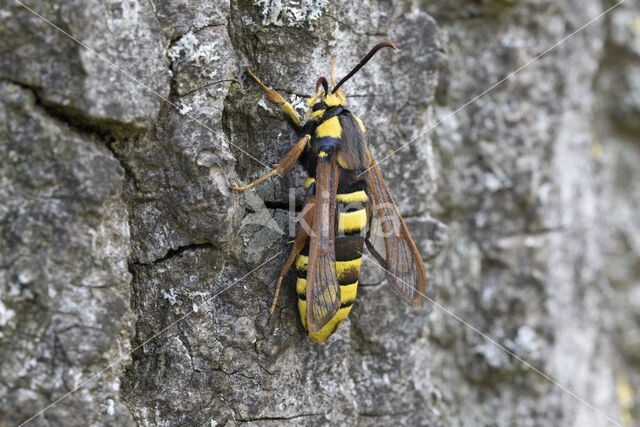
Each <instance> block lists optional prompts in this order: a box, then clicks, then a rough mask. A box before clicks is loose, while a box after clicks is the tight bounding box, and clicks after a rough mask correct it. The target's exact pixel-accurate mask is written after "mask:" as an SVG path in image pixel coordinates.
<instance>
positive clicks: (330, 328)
mask: <svg viewBox="0 0 640 427" xmlns="http://www.w3.org/2000/svg"><path fill="white" fill-rule="evenodd" d="M351 307H353V306H352V305H348V306H346V307H342V308H341V309H340V310H338V312H337V313H336V315H335V316H333V317H332V318H331V320H329V321H328V322H327V323H326V324H325V325H324V326H323V327H322V329H320V330H319V331H318V332H316V333H315V334H309V338H311V341H315V342H325V341H326V340H327V339H329V337H330V336H331V335H332V334H333V333H334V332H335V331H336V330H337V329H338V327H339V326H340V324H341V323H342V321H343V320H344V319H346V318H347V316H348V315H349V312H350V311H351ZM298 310H299V311H300V320H302V326H304V328H305V330H306V329H307V302H306V301H305V300H301V299H298Z"/></svg>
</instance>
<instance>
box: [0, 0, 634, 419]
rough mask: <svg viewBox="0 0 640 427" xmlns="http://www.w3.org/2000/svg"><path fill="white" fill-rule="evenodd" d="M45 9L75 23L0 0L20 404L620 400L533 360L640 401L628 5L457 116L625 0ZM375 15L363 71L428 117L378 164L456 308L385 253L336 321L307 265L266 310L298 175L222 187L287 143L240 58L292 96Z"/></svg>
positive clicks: (59, 415)
mask: <svg viewBox="0 0 640 427" xmlns="http://www.w3.org/2000/svg"><path fill="white" fill-rule="evenodd" d="M25 4H26V5H28V6H29V7H30V8H32V9H33V10H34V11H35V12H37V13H39V14H41V15H42V16H43V17H44V18H46V19H48V20H50V21H51V22H52V23H53V24H55V25H57V26H59V27H60V29H61V30H63V31H65V32H67V33H69V34H70V35H72V36H73V37H75V38H76V41H74V40H72V39H70V38H69V37H68V36H67V35H65V34H63V33H62V32H61V31H59V30H58V29H55V28H53V27H52V26H51V25H49V24H47V23H46V22H44V21H43V20H42V19H40V18H39V17H37V16H36V15H34V14H33V13H32V12H30V11H28V10H27V9H25V8H24V7H22V6H21V5H20V4H18V3H17V2H16V1H14V0H0V46H2V47H1V48H0V158H1V159H2V160H1V161H0V361H1V362H0V425H13V424H18V423H20V422H22V421H24V420H26V419H28V418H29V417H31V416H33V415H35V414H37V413H38V412H39V411H40V410H41V409H43V408H45V407H46V406H47V405H49V404H50V403H52V402H54V401H55V400H57V399H58V398H60V397H63V396H64V395H65V394H66V393H67V392H69V391H72V390H75V388H76V387H77V386H81V387H80V388H79V389H77V390H76V391H74V392H73V393H72V394H70V395H68V396H66V397H65V398H64V399H63V400H61V401H60V402H59V403H57V404H55V405H54V406H52V407H50V408H48V409H47V410H46V411H45V412H43V413H41V414H40V415H38V416H37V417H36V418H35V419H34V420H33V421H32V423H33V424H34V425H65V426H74V425H78V426H81V425H134V424H137V425H237V424H240V423H245V422H251V423H253V424H256V425H271V424H285V423H286V424H294V425H306V424H320V423H330V424H348V425H398V424H399V423H402V424H405V425H433V426H436V425H500V426H510V425H541V426H543V425H544V426H546V425H565V426H566V425H575V426H585V425H593V426H600V425H608V424H609V421H608V420H607V419H606V418H605V417H603V416H602V415H600V414H598V413H597V412H596V411H594V409H592V408H590V407H589V406H587V405H586V404H584V403H583V402H580V401H579V400H578V399H576V398H575V397H573V396H571V395H570V394H569V393H567V392H566V391H563V390H562V389H560V388H559V387H557V386H556V385H554V384H552V383H551V382H550V381H549V380H548V379H546V378H544V377H543V376H541V375H539V374H538V373H536V372H534V371H533V370H531V369H528V368H527V367H526V366H525V365H523V364H522V363H521V362H520V361H518V360H517V359H516V358H514V357H513V355H516V356H517V357H519V358H522V359H524V360H526V361H527V362H529V363H531V364H532V365H533V366H535V367H536V368H538V369H540V370H542V371H543V372H545V373H546V374H548V375H549V376H551V377H553V378H554V379H556V380H557V381H558V382H559V383H560V384H561V385H562V386H564V387H566V388H567V389H568V390H570V391H571V392H573V393H575V395H577V396H579V397H581V398H584V399H585V400H586V401H587V402H588V403H589V404H592V405H594V406H595V407H596V408H598V410H600V411H602V412H604V413H606V414H607V415H608V416H609V417H611V418H612V419H613V420H616V421H619V422H623V423H625V425H631V424H632V423H633V420H636V421H635V422H636V423H637V422H638V421H637V420H639V419H640V404H639V403H638V400H637V399H638V398H637V397H634V395H633V390H634V389H638V388H640V326H639V325H640V283H638V282H639V280H640V279H639V278H638V277H639V274H640V225H639V224H640V221H639V214H638V209H637V207H638V206H640V186H638V182H640V146H639V145H638V135H639V134H640V126H639V124H640V80H639V76H640V17H639V15H638V11H637V8H638V4H639V3H638V1H637V0H626V2H625V3H624V4H622V5H621V6H619V7H618V8H616V9H615V10H614V11H612V12H611V13H610V14H608V15H606V16H605V17H603V18H602V19H599V20H597V21H596V22H594V23H593V24H592V25H590V26H588V27H587V28H586V29H584V31H581V32H579V33H578V34H576V35H575V36H574V37H572V38H571V39H569V40H568V41H566V42H565V43H562V44H560V45H559V46H558V47H557V48H555V49H553V50H552V51H550V52H549V53H548V54H546V55H545V56H543V57H542V58H541V59H539V60H537V61H536V62H534V63H532V64H531V65H529V66H527V67H526V68H525V69H523V70H522V71H521V72H519V73H518V74H517V75H516V76H514V77H513V78H511V79H510V80H508V81H507V82H505V83H503V84H501V85H499V86H498V87H496V88H495V89H494V90H492V91H490V92H489V93H486V94H484V95H483V96H482V97H480V98H479V99H478V100H477V101H475V102H473V103H471V104H469V105H468V106H466V107H465V108H464V109H462V110H461V111H458V108H459V107H460V106H462V105H465V103H466V102H467V101H469V100H470V99H472V98H473V97H474V96H476V95H478V94H481V93H482V92H483V91H484V90H485V89H487V88H489V87H491V85H493V84H494V83H495V82H497V81H499V80H500V79H502V78H504V77H506V76H508V75H509V73H511V72H512V71H514V70H516V69H518V68H519V67H521V66H523V65H525V64H527V62H528V61H529V60H530V59H531V58H533V57H535V56H536V55H538V54H540V53H542V52H544V51H545V50H546V49H548V48H549V47H551V46H552V45H554V44H555V43H556V42H558V41H560V40H561V39H562V38H563V37H565V36H566V35H568V34H570V33H571V32H573V31H575V30H576V29H578V28H580V27H581V26H582V25H583V24H585V23H586V22H588V21H589V20H590V19H592V18H593V17H595V16H597V15H598V14H599V13H601V12H602V11H604V10H605V9H606V8H608V7H610V6H611V5H613V3H610V2H608V1H605V2H604V3H601V2H600V1H596V0H590V1H578V0H571V1H565V2H556V1H553V0H530V1H524V0H522V1H519V0H477V1H474V2H467V1H463V0H454V1H451V0H446V1H445V0H433V1H420V0H417V1H408V0H404V1H396V2H391V1H373V2H369V1H362V0H358V1H356V2H345V1H340V2H328V1H327V0H303V1H296V2H293V1H277V0H253V1H248V0H233V1H232V2H231V4H229V3H227V2H225V1H217V0H215V1H198V0H147V1H145V0H129V1H120V0H108V1H107V0H105V1H98V0H85V1H80V0H69V1H65V2H63V1H50V2H40V1H35V0H28V1H25ZM382 40H392V41H394V42H395V43H396V44H397V45H398V46H399V47H400V49H401V52H400V53H397V54H394V53H393V52H391V51H388V52H387V51H385V52H381V53H380V54H379V55H378V56H376V58H375V59H374V60H373V61H372V62H370V63H369V64H368V65H367V67H366V68H365V69H363V70H362V71H361V72H360V73H359V75H358V76H357V77H356V78H354V79H353V80H352V81H350V82H349V83H348V84H346V85H345V87H344V90H345V91H346V93H347V96H348V97H349V98H348V103H349V107H350V108H351V109H352V110H353V111H355V112H356V113H357V114H358V115H359V116H360V117H362V118H363V120H364V122H365V126H366V127H367V130H368V132H367V134H368V136H369V142H370V144H371V146H372V149H373V151H374V154H375V155H376V157H377V158H383V157H385V156H386V155H387V154H388V153H391V152H392V151H393V150H395V149H397V148H399V147H401V146H402V145H403V144H404V143H405V142H406V141H409V140H411V139H413V138H415V137H417V139H416V140H415V142H413V143H412V144H411V145H409V146H407V147H405V148H403V149H402V150H400V151H399V152H398V153H397V154H396V155H394V156H392V157H390V158H389V159H388V160H387V161H385V162H384V163H383V164H382V165H381V169H382V172H383V174H384V175H385V176H386V177H387V180H388V182H389V183H390V187H391V191H392V193H393V194H394V196H395V199H396V201H397V202H398V204H399V206H400V210H401V211H402V213H403V214H404V216H405V218H406V220H407V223H408V225H409V227H410V229H411V231H412V233H413V235H414V237H415V239H416V241H417V244H418V246H419V248H420V250H421V252H422V255H423V257H424V259H425V261H427V265H428V275H429V283H430V286H432V287H433V288H432V289H434V293H435V298H436V301H437V303H438V304H439V305H438V306H434V305H432V304H425V305H424V306H423V307H421V308H419V309H411V308H409V307H406V306H405V305H403V304H402V303H401V302H400V300H399V299H398V298H397V297H396V296H394V295H393V294H392V293H391V292H390V290H389V289H388V288H387V287H386V286H385V285H384V282H383V279H382V275H381V274H380V272H379V271H377V269H376V267H374V266H371V265H369V266H367V265H365V266H364V267H363V270H364V273H363V278H362V287H361V288H360V291H359V296H358V300H357V302H356V304H355V307H354V309H353V311H352V313H351V315H350V317H349V319H348V320H347V321H345V323H344V325H343V326H342V327H341V328H340V330H339V331H338V332H337V334H336V335H334V336H333V337H332V338H331V339H330V341H329V342H328V343H326V344H324V345H318V344H314V343H312V342H310V341H309V340H308V339H307V338H306V337H305V335H304V331H303V329H302V326H301V325H300V321H299V318H298V313H297V305H296V295H295V290H294V286H293V280H292V276H289V280H288V281H287V283H286V284H285V288H284V289H283V292H282V293H281V298H280V302H279V304H278V309H277V311H276V313H275V316H274V317H273V318H270V317H269V315H268V307H269V305H270V303H271V297H272V292H273V289H274V285H275V279H276V277H277V275H278V272H279V269H280V267H281V265H282V262H283V261H284V257H285V255H286V252H287V251H288V248H289V246H288V243H287V242H288V240H290V238H291V232H292V229H293V228H292V227H293V226H292V225H291V217H290V215H289V213H288V209H289V207H290V205H293V204H294V200H295V198H296V197H297V198H298V199H300V198H301V191H300V190H299V188H300V184H301V182H302V179H303V173H302V170H301V169H299V168H297V169H296V170H295V171H294V172H293V173H291V174H290V175H289V176H287V177H285V178H283V179H272V180H271V181H269V182H266V183H264V184H262V185H260V186H259V187H257V188H256V189H255V190H252V191H249V192H246V193H244V194H237V193H230V192H229V190H228V186H229V185H230V184H237V183H246V182H248V181H250V180H252V179H255V178H256V177H258V176H259V175H261V174H263V173H264V172H265V171H266V170H267V167H270V165H271V164H273V163H277V162H278V161H279V160H280V159H281V158H282V156H283V155H284V154H285V153H286V152H287V150H288V149H289V148H290V147H291V145H292V144H293V143H294V142H295V136H294V134H293V132H292V131H291V128H290V127H289V126H288V125H287V123H286V122H285V121H283V120H282V116H281V114H280V113H279V111H278V110H277V108H275V107H273V106H272V105H270V104H267V103H266V102H265V101H264V100H263V95H262V93H261V91H260V89H259V88H258V87H257V85H256V84H255V83H254V82H253V81H252V80H251V79H249V78H248V76H247V74H246V73H245V72H244V66H247V65H249V66H251V67H252V69H253V70H254V71H255V73H256V74H257V75H259V76H260V77H261V78H262V79H263V81H264V82H266V83H267V84H269V85H271V86H272V87H274V88H276V89H277V90H279V91H280V92H281V93H283V94H284V95H286V97H287V98H288V99H289V100H290V101H292V103H293V105H294V107H296V108H297V109H298V110H299V111H300V112H301V111H303V110H304V107H303V104H302V101H303V100H304V97H306V96H309V95H312V93H313V90H314V85H315V81H316V79H317V78H318V77H319V76H321V75H325V76H327V77H328V73H329V65H330V61H331V58H332V56H333V54H336V53H337V54H338V55H339V56H338V63H337V74H338V76H342V75H344V74H345V73H346V72H347V71H348V70H349V69H350V68H351V67H352V66H353V65H354V64H355V63H356V62H357V61H358V60H359V59H360V58H361V57H362V55H363V54H364V53H366V51H367V50H368V49H369V48H370V47H371V46H372V45H374V44H375V43H377V42H379V41H382ZM78 41H80V42H82V43H84V44H86V45H87V46H89V47H90V48H91V49H93V50H95V52H97V53H98V54H99V55H100V57H98V56H96V55H95V53H93V52H91V51H89V50H87V49H86V48H85V47H83V46H81V45H79V44H78ZM105 59H106V60H108V61H110V62H111V64H109V63H107V62H105ZM454 113H455V114H454ZM441 121H442V123H440V122H441ZM436 124H437V125H438V126H437V127H435V128H434V129H433V130H430V131H429V132H428V133H426V134H425V132H427V130H429V129H431V127H432V126H434V125H436ZM274 256H275V259H273V260H272V261H269V260H270V258H272V257H274ZM265 261H268V262H266V264H265V265H263V266H261V264H263V263H265ZM257 267H259V268H257ZM256 268H257V269H256ZM452 314H455V316H459V318H455V317H454V316H453V315H452ZM461 319H463V320H464V321H466V322H468V324H469V325H472V326H473V327H474V328H477V330H479V331H482V332H483V333H486V335H487V336H488V337H490V338H491V339H494V340H496V341H497V342H499V343H500V344H501V345H503V346H504V347H505V348H506V349H508V350H509V351H510V352H512V355H509V354H507V353H506V352H505V351H503V350H502V349H500V348H498V347H497V346H496V345H494V344H493V343H491V342H490V341H489V340H488V339H487V336H482V335H480V334H478V333H477V331H474V330H472V329H471V328H470V327H469V325H465V324H463V323H461V321H460V320H461ZM111 364H113V365H112V366H111V367H110V369H108V370H106V371H104V372H102V373H101V374H100V375H99V376H98V377H97V378H95V379H94V380H92V381H89V382H87V383H86V384H85V383H84V381H85V380H86V379H88V378H90V377H91V376H92V375H93V374H94V373H97V372H99V371H101V370H102V369H103V368H105V367H107V366H110V365H111Z"/></svg>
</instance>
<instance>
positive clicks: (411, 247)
mask: <svg viewBox="0 0 640 427" xmlns="http://www.w3.org/2000/svg"><path fill="white" fill-rule="evenodd" d="M369 155H370V159H371V165H370V167H369V169H368V174H369V193H370V196H371V197H370V198H371V203H372V204H373V207H374V209H375V216H374V220H373V224H372V225H371V232H372V233H373V234H374V236H373V237H374V238H376V237H378V238H379V236H377V235H376V234H382V236H383V237H384V248H383V249H384V250H383V251H382V252H384V253H383V254H380V251H377V250H376V248H375V247H374V245H373V244H371V242H370V240H369V239H367V247H368V248H369V252H371V254H372V255H373V256H374V258H376V259H377V260H378V262H379V263H380V264H382V267H384V268H385V269H386V272H385V273H386V277H387V281H388V282H389V283H390V284H391V288H392V289H393V290H394V292H395V293H396V294H398V295H399V296H400V297H401V298H402V299H404V300H405V301H406V302H407V303H409V304H411V305H412V306H414V307H417V306H419V305H420V303H421V302H422V297H423V296H425V292H426V289H427V273H426V268H425V266H424V262H423V261H422V257H421V256H420V253H419V252H418V249H417V248H416V244H415V243H414V242H413V239H412V238H411V235H410V234H409V230H407V226H406V225H405V223H404V220H403V219H402V216H401V215H400V211H398V207H397V206H396V204H395V202H394V201H393V197H391V194H390V193H389V189H388V188H387V184H386V183H385V182H384V179H383V178H382V174H381V173H380V170H379V169H378V166H377V165H376V163H375V162H374V161H373V157H372V156H371V153H369Z"/></svg>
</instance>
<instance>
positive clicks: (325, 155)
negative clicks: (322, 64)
mask: <svg viewBox="0 0 640 427" xmlns="http://www.w3.org/2000/svg"><path fill="white" fill-rule="evenodd" d="M384 47H391V48H393V49H394V50H398V49H397V48H396V46H395V45H394V44H393V43H391V42H382V43H379V44H378V45H376V46H375V47H373V49H371V51H369V53H368V54H367V55H366V56H365V57H364V58H363V59H362V60H361V61H360V63H359V64H358V65H356V66H355V67H354V68H353V69H352V70H351V72H349V74H347V75H346V76H345V77H344V78H343V79H342V80H340V81H339V82H338V83H336V81H335V78H334V69H335V62H336V56H334V58H333V61H332V64H331V82H332V85H333V90H332V91H331V92H329V87H328V86H329V85H328V82H327V79H326V78H324V77H320V78H319V79H318V81H317V82H316V89H315V93H316V95H315V96H314V97H312V98H310V99H309V100H308V101H307V105H308V106H309V107H311V109H310V110H309V115H310V118H309V120H308V121H307V122H306V123H305V124H304V125H303V124H302V122H301V121H300V118H299V117H298V115H297V114H296V112H295V111H294V109H293V108H292V107H291V105H290V104H289V103H288V102H287V101H286V100H285V99H284V98H283V97H282V96H281V95H280V94H279V93H278V92H276V91H274V90H272V89H269V88H268V87H267V86H266V85H265V84H264V83H262V82H261V81H260V79H259V78H258V77H256V76H255V75H254V74H253V73H252V72H251V70H250V69H249V68H248V67H247V73H248V74H249V75H250V76H251V77H252V78H253V79H254V80H255V81H256V82H257V83H258V85H260V87H262V89H263V90H264V92H265V93H266V98H267V100H268V101H270V102H272V103H275V104H277V105H278V106H279V107H280V109H281V110H282V112H284V113H285V115H286V117H288V119H289V120H290V121H291V123H292V125H293V127H294V128H295V130H296V132H298V134H299V135H304V136H302V138H301V139H300V140H299V141H298V142H297V143H296V144H295V145H294V147H293V148H292V149H291V150H290V151H289V152H288V153H287V154H286V156H285V157H284V159H283V160H282V162H280V164H279V165H278V166H277V167H276V169H274V170H272V171H271V172H269V173H267V174H266V175H264V176H262V177H261V178H258V179H257V180H256V181H254V182H252V183H251V184H249V185H246V186H244V187H231V189H232V190H236V191H243V190H247V189H249V188H252V187H253V186H255V185H257V184H259V183H261V182H263V181H264V180H266V179H268V178H269V177H271V176H273V175H275V174H279V175H281V176H282V175H284V174H285V173H287V172H288V171H289V170H291V168H292V167H293V166H294V164H295V163H296V162H297V161H298V160H300V162H301V163H302V165H303V166H304V167H305V169H306V171H307V175H308V178H307V179H306V181H305V184H304V186H305V189H306V196H305V203H304V208H303V210H302V213H301V218H300V221H299V222H300V224H299V226H298V230H297V232H296V237H295V240H294V242H293V248H292V249H291V253H290V254H289V257H288V259H287V261H286V262H285V264H284V267H283V268H282V271H281V273H280V277H279V279H278V284H277V286H276V291H275V296H274V299H273V303H272V305H271V310H270V312H271V314H273V312H274V310H275V307H276V302H277V300H278V294H279V291H280V285H281V284H282V280H283V278H284V276H285V274H286V273H287V271H288V270H289V268H290V267H291V266H292V265H293V264H294V262H295V269H296V275H297V284H296V290H297V294H298V308H299V311H300V318H301V320H302V325H303V326H304V328H305V330H306V331H307V335H308V336H309V338H310V339H311V340H313V341H315V342H324V341H326V340H327V339H328V338H329V337H330V336H331V335H332V334H333V333H334V332H335V331H336V330H337V329H338V327H339V326H340V324H341V323H342V321H343V320H344V319H345V318H346V317H347V315H348V314H349V312H350V311H351V307H352V305H353V302H354V301H355V298H356V291H357V288H358V280H359V277H360V265H361V262H362V249H363V245H364V243H365V242H366V244H367V248H368V249H369V252H370V253H371V254H372V255H373V256H374V257H375V258H376V259H377V260H378V262H379V263H380V264H381V265H382V266H383V267H384V268H385V269H386V278H387V281H388V282H389V283H390V284H391V287H392V289H393V290H394V291H395V293H396V294H398V295H399V296H400V297H401V298H402V299H404V300H405V301H406V302H408V303H409V304H410V305H412V306H418V305H420V303H421V302H422V297H423V296H424V293H425V290H426V286H427V279H426V269H425V266H424V263H423V261H422V257H421V256H420V254H419V252H418V250H417V248H416V245H415V243H414V242H413V240H412V239H411V236H410V235H409V231H408V230H407V226H406V225H405V223H404V221H403V219H402V217H401V216H400V212H399V210H398V208H397V206H396V204H395V202H394V201H393V198H392V197H391V194H390V193H389V189H388V188H387V184H386V183H385V181H384V179H383V178H382V175H381V173H380V170H379V169H378V166H377V165H376V163H375V161H374V160H373V156H372V155H371V151H370V150H369V146H368V143H367V138H366V137H365V132H366V131H365V127H364V125H363V123H362V121H361V120H360V119H359V118H358V117H356V116H355V115H354V114H353V113H352V112H351V111H350V110H349V109H348V108H347V107H346V95H345V93H344V92H343V91H342V90H340V87H341V86H342V85H343V84H344V82H346V81H347V80H349V79H350V78H351V77H352V76H353V75H354V74H355V73H356V72H357V71H358V70H359V69H360V68H362V66H364V65H365V64H366V63H367V61H369V60H370V59H371V58H372V57H373V55H375V53H376V52H377V51H378V50H380V49H382V48H384ZM320 87H322V90H321V91H319V89H320ZM374 211H375V216H374ZM372 221H373V222H372ZM373 229H376V230H380V229H381V230H382V235H383V236H384V247H383V248H381V249H380V252H384V254H381V253H380V252H379V251H378V249H376V247H375V246H374V245H373V243H372V241H371V239H370V237H371V231H372V230H373Z"/></svg>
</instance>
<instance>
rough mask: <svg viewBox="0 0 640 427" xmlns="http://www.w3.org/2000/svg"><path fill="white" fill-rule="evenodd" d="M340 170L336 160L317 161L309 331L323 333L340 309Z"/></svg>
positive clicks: (311, 255)
mask: <svg viewBox="0 0 640 427" xmlns="http://www.w3.org/2000/svg"><path fill="white" fill-rule="evenodd" d="M337 190H338V166H337V165H336V162H335V160H334V159H331V160H329V159H328V158H326V157H325V158H320V159H318V165H317V168H316V207H315V212H314V216H313V229H312V232H311V241H310V245H309V265H308V266H307V294H306V301H307V328H308V329H309V333H315V332H318V331H320V329H322V327H323V326H324V325H325V324H326V323H327V322H328V321H329V320H331V318H333V316H335V315H336V313H337V312H338V310H339V309H340V285H339V283H338V274H337V272H336V257H335V212H336V193H337Z"/></svg>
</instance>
